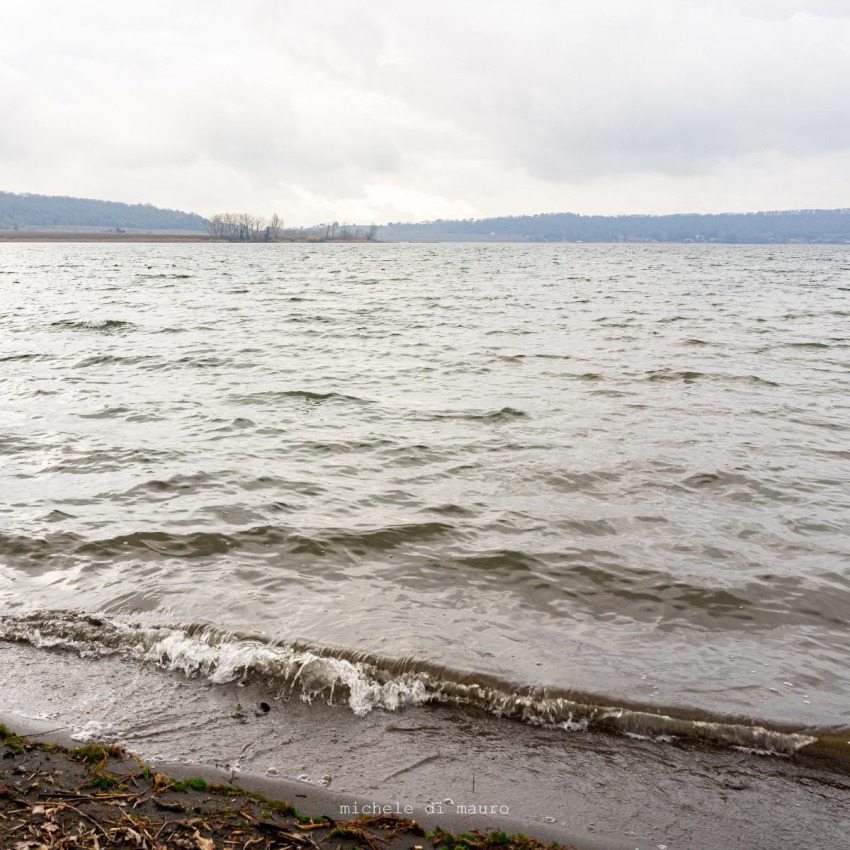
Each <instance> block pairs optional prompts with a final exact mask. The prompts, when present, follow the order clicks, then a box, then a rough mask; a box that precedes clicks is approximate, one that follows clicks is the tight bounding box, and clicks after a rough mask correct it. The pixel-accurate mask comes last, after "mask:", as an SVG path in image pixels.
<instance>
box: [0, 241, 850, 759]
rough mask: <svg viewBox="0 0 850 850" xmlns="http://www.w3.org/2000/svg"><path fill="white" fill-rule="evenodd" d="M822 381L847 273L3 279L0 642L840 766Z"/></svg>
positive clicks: (330, 253)
mask: <svg viewBox="0 0 850 850" xmlns="http://www.w3.org/2000/svg"><path fill="white" fill-rule="evenodd" d="M848 369H850V250H848V248H845V247H826V246H823V247H822V246H777V247H772V246H758V247H747V246H687V245H670V246H629V245H398V244H376V245H332V244H328V245H315V246H313V245H251V246H245V245H167V244H166V245H134V244H123V245H92V244H76V245H74V244H55V245H28V244H21V245H14V246H12V245H10V246H3V247H2V249H0V393H2V394H1V395H0V398H2V406H0V493H2V503H1V504H0V613H2V618H0V636H2V637H4V638H5V639H6V640H7V641H11V640H15V641H24V642H26V643H28V644H31V645H32V646H36V647H40V648H41V649H42V650H43V651H44V652H58V653H60V654H61V653H62V652H66V653H67V652H69V651H70V652H72V653H75V654H78V655H81V656H83V657H89V656H104V655H117V656H120V657H122V658H125V659H131V660H132V661H133V663H134V664H143V665H145V664H146V665H152V664H159V665H162V666H165V667H171V668H174V669H177V670H181V671H184V672H186V673H188V674H190V675H197V676H199V677H206V678H208V679H210V680H212V681H213V682H228V681H235V680H251V681H252V682H253V683H254V684H255V685H257V686H259V687H263V688H266V689H267V690H268V692H269V693H270V694H272V696H277V695H280V694H281V693H287V694H291V695H296V696H303V697H305V698H308V699H320V700H328V699H331V700H333V701H334V702H336V703H343V704H348V705H349V706H350V707H351V709H352V710H353V711H354V713H355V714H356V715H366V714H368V713H369V712H370V711H371V710H373V709H375V708H380V707H384V708H390V709H399V708H403V707H404V706H405V705H407V704H413V703H417V704H419V703H427V702H432V701H437V702H440V703H456V704H458V705H466V704H472V705H473V706H477V707H478V708H479V709H483V710H485V711H490V712H493V713H494V714H503V715H507V716H509V717H513V718H515V719H517V720H522V721H525V722H529V723H535V724H537V723H543V724H548V725H550V726H552V727H561V728H562V729H563V732H564V734H567V733H569V732H573V731H578V730H583V729H587V728H590V729H591V730H592V729H594V728H597V727H598V728H603V729H613V730H615V731H622V732H628V733H631V734H650V735H678V736H697V737H708V738H712V739H716V740H717V741H720V742H725V743H736V744H746V745H750V746H756V747H768V748H771V749H775V750H779V751H785V752H787V751H790V750H794V749H796V748H797V747H799V746H801V745H803V744H805V743H807V742H810V741H812V740H813V739H815V738H818V737H820V738H821V740H822V741H823V742H831V745H833V744H834V745H836V746H837V745H838V743H837V742H838V738H837V737H835V736H837V735H838V734H839V733H842V732H845V731H846V730H848V729H850V664H848V658H850V633H849V632H848V620H849V619H850V569H849V567H850V558H849V557H848V556H850V543H848V536H847V531H848V517H850V483H848V482H850V418H848V412H850V403H848V398H850V396H848V390H850V378H849V377H848V375H850V372H849V371H848ZM95 615H96V616H95ZM844 737H846V735H845V736H844Z"/></svg>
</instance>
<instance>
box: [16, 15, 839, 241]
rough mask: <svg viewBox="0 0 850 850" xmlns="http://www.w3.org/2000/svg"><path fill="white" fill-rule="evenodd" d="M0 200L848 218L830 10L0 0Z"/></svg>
mask: <svg viewBox="0 0 850 850" xmlns="http://www.w3.org/2000/svg"><path fill="white" fill-rule="evenodd" d="M0 116H2V120H0V189H3V190H7V191H16V192H38V193H42V194H67V195H78V196H84V197H96V198H104V199H110V200H122V201H128V202H149V203H153V204H156V205H159V206H168V207H174V208H179V209H187V210H194V211H196V212H200V213H202V214H211V213H214V212H217V211H220V210H234V211H243V210H244V211H251V212H255V213H263V214H268V213H271V212H272V211H277V212H279V213H280V214H281V216H282V217H283V218H284V219H285V221H286V223H287V224H293V225H294V224H311V223H315V222H319V221H324V220H332V219H337V220H340V221H351V220H356V221H358V222H370V221H374V222H378V223H381V222H386V221H399V220H421V219H431V218H467V217H472V216H475V217H478V216H487V215H500V214H517V213H535V212H555V211H573V212H581V213H623V212H652V213H663V212H685V211H700V212H710V211H724V210H728V211H738V210H751V209H791V208H798V207H847V206H850V0H522V2H520V0H452V2H443V0H428V2H416V3H414V2H409V0H362V2H353V1H352V0H348V2H338V0H324V2H315V0H299V2H289V0H228V2H219V0H202V2H195V0H169V2H160V0H145V2H138V1H137V0H123V2H114V0H109V2H91V1H90V0H75V2H68V0H62V2H52V0H14V2H13V1H12V0H0Z"/></svg>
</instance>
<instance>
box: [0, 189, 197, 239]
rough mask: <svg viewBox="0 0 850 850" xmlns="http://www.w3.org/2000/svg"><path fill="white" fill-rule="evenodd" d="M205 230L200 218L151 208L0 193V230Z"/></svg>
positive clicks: (83, 199)
mask: <svg viewBox="0 0 850 850" xmlns="http://www.w3.org/2000/svg"><path fill="white" fill-rule="evenodd" d="M204 226H205V220H204V219H203V218H202V217H201V216H199V215H195V214H194V213H184V212H178V211H177V210H164V209H160V208H159V207H153V206H151V205H150V204H121V203H117V202H115V201H92V200H88V199H86V198H67V197H61V196H52V195H26V194H24V195H16V194H14V193H12V192H0V230H14V229H15V228H20V229H25V228H40V227H55V228H62V227H68V228H75V227H103V228H111V229H115V228H120V229H122V230H190V231H203V230H204Z"/></svg>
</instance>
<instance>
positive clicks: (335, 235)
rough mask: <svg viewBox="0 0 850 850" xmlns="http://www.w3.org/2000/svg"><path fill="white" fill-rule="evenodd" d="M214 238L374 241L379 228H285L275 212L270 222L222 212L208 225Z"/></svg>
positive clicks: (271, 240) (335, 223)
mask: <svg viewBox="0 0 850 850" xmlns="http://www.w3.org/2000/svg"><path fill="white" fill-rule="evenodd" d="M206 230H207V233H209V235H210V237H211V238H212V239H217V240H221V241H224V242H303V241H305V240H307V241H314V242H325V241H333V242H347V241H352V242H374V241H375V238H376V237H377V234H378V226H377V225H376V224H370V225H368V226H362V225H356V224H340V223H339V222H338V221H335V222H333V223H332V224H319V225H316V226H315V227H297V228H289V229H287V228H285V227H284V226H283V221H282V220H281V218H280V216H279V215H278V214H277V213H275V214H274V215H273V216H272V217H271V218H270V219H268V220H266V219H265V218H263V217H262V216H256V215H251V214H250V213H218V214H216V215H214V216H212V217H211V218H210V219H208V220H207V222H206Z"/></svg>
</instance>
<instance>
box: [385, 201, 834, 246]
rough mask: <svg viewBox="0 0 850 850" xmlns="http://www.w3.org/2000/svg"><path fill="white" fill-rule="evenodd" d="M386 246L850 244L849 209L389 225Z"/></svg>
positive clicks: (563, 215)
mask: <svg viewBox="0 0 850 850" xmlns="http://www.w3.org/2000/svg"><path fill="white" fill-rule="evenodd" d="M378 238H379V239H381V240H383V241H388V242H392V241H413V242H463V241H474V242H478V241H488V242H490V241H512V242H513V241H517V242H518V241H523V242H525V241H528V242H747V243H771V242H833V243H834V242H838V243H844V242H850V209H841V210H792V211H788V212H758V213H723V214H719V215H696V214H694V215H690V214H686V215H660V216H650V215H625V216H585V215H576V214H574V213H547V214H542V215H533V216H532V215H526V216H506V217H502V218H481V219H467V220H465V221H443V220H442V219H441V220H438V221H431V222H423V223H420V224H401V223H390V224H388V225H387V226H385V227H382V228H380V231H379V233H378Z"/></svg>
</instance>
